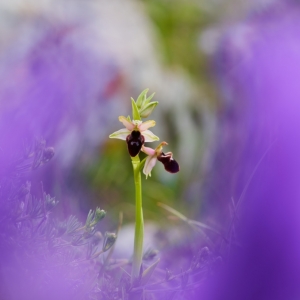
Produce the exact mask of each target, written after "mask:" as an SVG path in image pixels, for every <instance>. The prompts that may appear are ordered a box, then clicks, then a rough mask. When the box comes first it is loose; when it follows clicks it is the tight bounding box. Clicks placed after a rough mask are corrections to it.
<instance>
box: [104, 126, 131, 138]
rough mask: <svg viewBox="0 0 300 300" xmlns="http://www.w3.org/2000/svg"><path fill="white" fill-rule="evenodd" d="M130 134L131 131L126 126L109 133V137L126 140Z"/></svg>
mask: <svg viewBox="0 0 300 300" xmlns="http://www.w3.org/2000/svg"><path fill="white" fill-rule="evenodd" d="M128 134H130V131H129V130H128V129H126V128H122V129H120V130H118V131H115V132H114V133H112V134H110V135H109V138H111V139H120V140H126V137H127V135H128Z"/></svg>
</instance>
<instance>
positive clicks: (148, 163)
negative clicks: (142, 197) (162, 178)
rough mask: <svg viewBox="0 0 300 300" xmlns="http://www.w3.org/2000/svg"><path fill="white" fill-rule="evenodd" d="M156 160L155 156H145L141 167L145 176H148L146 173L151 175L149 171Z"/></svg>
mask: <svg viewBox="0 0 300 300" xmlns="http://www.w3.org/2000/svg"><path fill="white" fill-rule="evenodd" d="M156 161H157V158H156V156H148V157H147V158H146V162H145V165H144V169H143V173H144V174H145V175H146V178H147V177H148V175H149V176H151V171H152V169H153V168H154V166H155V164H156Z"/></svg>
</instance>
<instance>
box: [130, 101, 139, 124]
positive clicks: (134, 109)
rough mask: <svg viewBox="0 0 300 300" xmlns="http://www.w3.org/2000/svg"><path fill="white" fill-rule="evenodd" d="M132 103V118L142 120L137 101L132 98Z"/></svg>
mask: <svg viewBox="0 0 300 300" xmlns="http://www.w3.org/2000/svg"><path fill="white" fill-rule="evenodd" d="M131 104H132V118H133V120H141V117H140V114H139V110H138V108H137V106H136V103H135V101H134V100H133V99H132V98H131Z"/></svg>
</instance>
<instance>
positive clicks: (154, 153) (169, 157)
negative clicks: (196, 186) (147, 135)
mask: <svg viewBox="0 0 300 300" xmlns="http://www.w3.org/2000/svg"><path fill="white" fill-rule="evenodd" d="M165 145H168V143H167V142H161V143H160V144H159V145H158V146H157V147H156V148H155V149H152V148H149V147H145V146H142V151H143V152H144V153H146V154H147V155H148V157H147V158H146V161H145V165H144V169H143V173H144V174H145V175H146V178H147V177H148V175H149V176H151V171H152V169H153V168H154V166H155V164H156V161H157V160H158V161H160V162H161V163H162V164H163V165H164V167H165V170H166V171H168V172H170V173H177V172H178V171H179V165H178V163H177V161H176V160H175V159H173V154H172V152H167V153H163V152H162V148H163V146H165Z"/></svg>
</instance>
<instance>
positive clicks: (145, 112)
mask: <svg viewBox="0 0 300 300" xmlns="http://www.w3.org/2000/svg"><path fill="white" fill-rule="evenodd" d="M148 91H149V89H145V90H143V91H142V92H141V94H140V95H139V96H138V98H137V100H136V101H134V99H133V98H131V102H132V117H133V119H134V120H141V118H147V117H148V116H149V115H150V114H151V113H152V111H153V110H154V108H155V107H156V105H157V104H158V102H157V101H155V102H150V101H151V99H152V98H153V97H154V95H155V93H153V94H152V95H151V96H149V97H148V98H147V92H148Z"/></svg>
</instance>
